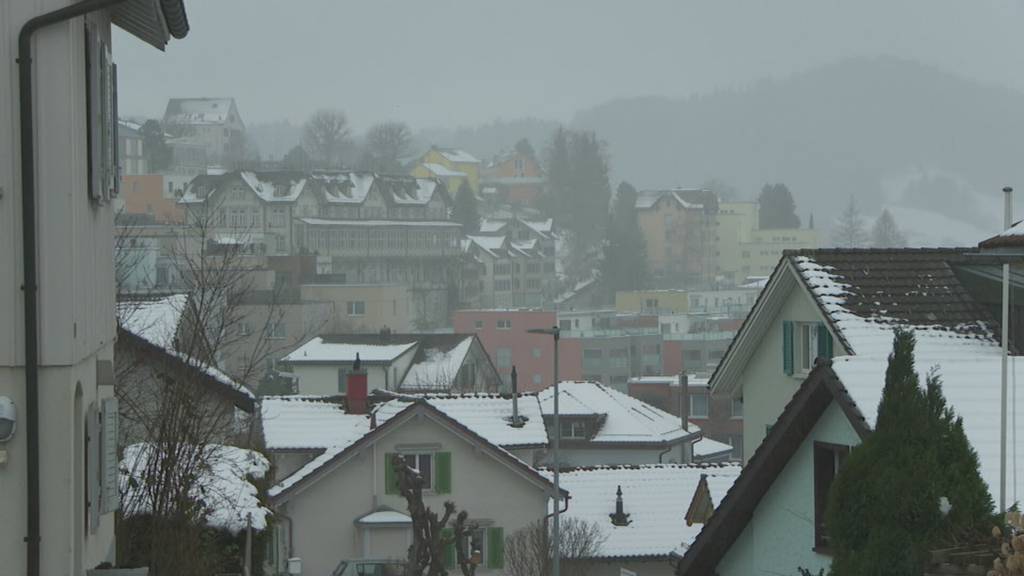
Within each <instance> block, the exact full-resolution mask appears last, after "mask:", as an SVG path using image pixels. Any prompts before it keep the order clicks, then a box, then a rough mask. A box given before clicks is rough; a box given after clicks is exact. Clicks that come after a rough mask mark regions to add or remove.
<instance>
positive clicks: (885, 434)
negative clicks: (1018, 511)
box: [826, 329, 994, 576]
mask: <svg viewBox="0 0 1024 576" xmlns="http://www.w3.org/2000/svg"><path fill="white" fill-rule="evenodd" d="M914 344H915V340H914V335H913V333H912V332H909V331H905V330H902V329H897V330H896V332H895V336H894V338H893V352H892V354H890V356H889V366H888V368H887V370H886V373H885V387H884V388H883V391H882V400H881V402H880V403H879V405H878V417H877V419H876V423H875V429H874V431H873V432H872V433H871V434H870V435H869V436H868V437H867V438H866V439H865V441H864V443H863V444H861V445H860V446H858V447H856V448H854V449H853V450H852V451H851V452H850V455H849V458H848V459H847V461H846V462H845V464H844V465H843V466H842V468H841V469H840V472H839V475H838V476H837V477H836V480H835V482H834V483H833V485H832V489H831V491H830V494H829V501H828V508H827V513H826V525H827V526H828V531H829V536H830V538H831V545H832V546H833V551H834V559H833V562H832V570H833V573H834V574H835V575H836V576H846V575H864V574H878V575H882V574H885V575H898V576H902V575H907V576H911V575H914V576H917V575H919V574H921V572H922V570H923V568H924V566H925V564H926V562H927V561H928V559H929V552H930V551H931V550H933V549H936V548H941V547H945V546H950V545H953V544H955V543H961V542H964V541H968V542H970V541H975V542H983V541H984V539H985V538H987V534H988V530H989V529H990V528H991V526H992V525H993V522H994V517H993V505H992V498H991V496H989V494H988V490H987V488H986V486H985V483H984V481H983V480H982V479H981V476H980V474H979V473H978V456H977V454H976V453H975V452H974V450H973V449H972V448H971V446H970V443H969V442H968V441H967V436H966V435H965V434H964V431H963V423H962V420H961V419H960V418H958V417H957V416H956V414H955V413H954V412H953V410H952V409H951V408H950V407H949V406H948V405H947V404H946V399H945V397H944V396H943V394H942V386H941V379H940V378H939V376H938V374H937V373H935V372H932V373H930V374H929V375H928V376H927V378H926V385H925V387H924V388H923V389H922V388H921V386H920V385H919V379H918V375H917V373H916V372H915V370H914ZM943 498H945V499H947V500H948V502H949V504H950V505H951V506H952V508H951V509H950V510H949V512H948V514H944V513H943V511H942V510H941V508H940V501H941V499H943Z"/></svg>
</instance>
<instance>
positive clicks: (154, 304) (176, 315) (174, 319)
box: [117, 294, 188, 348]
mask: <svg viewBox="0 0 1024 576" xmlns="http://www.w3.org/2000/svg"><path fill="white" fill-rule="evenodd" d="M187 303H188V294H172V295H170V296H165V297H163V298H156V299H153V300H132V301H125V302H118V304H117V319H118V322H119V323H120V325H121V327H122V328H124V329H125V330H128V331H129V332H131V333H132V334H135V335H136V336H139V337H140V338H142V339H144V340H146V341H147V342H149V343H150V344H153V345H154V346H158V347H160V348H173V347H174V339H175V337H176V336H177V334H178V324H179V323H180V322H181V315H182V313H183V312H184V310H185V305H186V304H187Z"/></svg>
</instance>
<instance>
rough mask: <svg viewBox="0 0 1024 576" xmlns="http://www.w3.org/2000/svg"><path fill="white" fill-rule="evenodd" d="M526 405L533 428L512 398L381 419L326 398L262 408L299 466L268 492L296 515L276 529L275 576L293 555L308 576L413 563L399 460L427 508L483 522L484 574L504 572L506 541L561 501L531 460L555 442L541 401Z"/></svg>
mask: <svg viewBox="0 0 1024 576" xmlns="http://www.w3.org/2000/svg"><path fill="white" fill-rule="evenodd" d="M521 404H522V405H523V407H524V408H525V410H524V412H523V415H525V416H526V417H527V420H526V421H525V424H524V425H523V426H521V427H515V426H512V423H513V422H512V410H511V401H510V399H509V398H507V397H505V398H501V397H495V396H487V395H484V396H472V395H471V396H466V397H440V398H419V399H415V400H403V399H396V400H391V401H388V402H385V403H384V404H382V405H378V406H377V407H376V408H375V409H374V411H373V412H372V413H371V415H366V414H352V413H344V412H342V411H341V408H340V407H339V406H337V405H330V404H326V403H325V402H324V401H323V400H322V399H310V398H302V397H291V398H289V397H279V398H266V399H264V400H263V409H262V413H263V418H262V426H263V436H264V438H265V442H266V445H267V448H268V450H269V451H270V452H271V454H273V455H274V459H275V461H279V462H280V461H282V460H283V459H282V460H279V459H278V456H279V455H280V456H283V457H284V458H286V459H290V463H289V464H288V465H287V466H281V467H279V468H278V471H279V474H278V476H277V478H276V479H275V481H274V485H273V487H272V488H271V489H270V490H269V494H270V496H271V500H272V504H273V506H274V507H275V508H276V510H277V513H278V515H279V516H280V517H282V518H287V522H282V523H280V524H278V525H277V527H276V528H275V532H274V538H273V542H272V545H271V550H272V553H271V554H270V555H269V557H268V559H267V563H268V564H269V565H270V566H269V567H270V568H271V571H273V570H281V569H283V567H284V564H285V560H286V559H291V558H298V559H301V560H300V561H301V563H302V570H303V573H307V574H328V573H330V572H331V570H333V569H334V568H335V567H336V566H337V565H338V564H339V563H340V562H342V561H351V560H357V559H364V558H377V559H383V558H391V559H404V558H405V557H406V554H407V550H408V546H409V544H410V542H411V538H412V534H411V522H412V521H411V518H410V517H409V516H408V515H407V514H406V513H405V510H406V509H407V505H406V502H405V500H404V499H403V498H402V497H401V496H400V495H399V494H398V490H397V485H396V483H395V482H396V480H395V475H394V470H393V467H392V464H391V461H392V457H393V455H395V454H401V455H403V457H405V458H406V459H409V460H411V461H412V462H414V463H415V466H416V467H417V468H418V469H419V470H420V472H421V473H422V474H423V475H424V478H425V481H426V489H425V491H424V503H425V504H426V505H427V506H428V507H430V508H431V509H433V510H441V509H442V506H443V504H444V502H445V501H448V500H451V501H454V502H455V503H456V504H457V506H458V508H459V509H460V510H466V511H467V512H468V513H469V517H470V519H471V520H472V521H474V522H476V523H477V524H478V526H479V530H478V532H477V533H476V534H474V536H473V546H474V548H476V549H478V550H480V551H481V553H482V559H483V563H482V564H481V565H480V567H479V571H478V574H498V573H500V572H501V569H502V568H503V567H504V564H505V557H504V542H505V536H506V535H509V534H512V533H514V532H515V531H516V530H519V529H520V528H523V527H525V526H527V525H529V524H531V523H533V522H536V521H537V520H540V519H542V518H543V517H544V516H545V514H547V510H548V507H549V505H548V501H549V499H550V497H551V495H552V493H553V486H552V484H551V482H550V481H549V480H548V479H547V478H546V477H545V476H543V475H542V474H541V473H539V472H537V471H536V470H535V469H534V468H533V467H531V466H530V465H528V464H527V463H525V462H524V461H523V460H522V459H521V458H522V457H523V456H525V457H527V458H530V459H532V458H533V456H532V451H533V450H536V449H542V448H543V446H545V444H546V442H547V436H546V434H545V433H544V428H543V425H542V423H541V419H540V415H539V407H538V406H537V401H536V397H532V398H531V397H528V396H524V397H522V398H521ZM355 411H357V412H358V411H360V410H359V409H358V408H357V409H355ZM350 412H351V411H350ZM313 444H317V446H311V445H313ZM289 452H291V454H289ZM517 453H518V455H519V457H517ZM296 466H297V467H296ZM280 472H283V474H282V473H280ZM339 494H344V495H345V497H344V498H339V497H338V495H339ZM496 495H500V497H496ZM561 496H562V497H563V498H564V497H565V496H566V493H565V491H564V490H563V491H562V495H561ZM453 556H454V555H453V554H451V553H449V554H448V557H449V558H450V557H453ZM452 567H453V566H451V565H449V568H452Z"/></svg>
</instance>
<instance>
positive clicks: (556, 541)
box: [527, 326, 562, 576]
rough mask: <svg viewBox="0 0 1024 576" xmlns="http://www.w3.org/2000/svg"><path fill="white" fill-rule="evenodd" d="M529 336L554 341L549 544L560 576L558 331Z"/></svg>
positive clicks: (535, 331) (534, 330)
mask: <svg viewBox="0 0 1024 576" xmlns="http://www.w3.org/2000/svg"><path fill="white" fill-rule="evenodd" d="M527 332H529V333H530V334H550V335H551V336H552V337H553V338H554V340H555V379H554V380H553V381H552V385H553V386H554V388H555V406H554V408H555V417H554V428H555V439H554V442H552V446H551V448H552V450H551V452H552V463H551V467H552V468H553V469H554V484H555V510H554V513H553V514H552V515H551V544H552V548H553V550H554V551H553V555H554V558H552V561H551V569H552V570H551V573H552V574H553V575H554V576H559V575H560V565H561V557H562V548H561V540H560V537H559V536H560V535H559V531H558V529H559V525H558V516H559V508H560V507H561V506H562V498H561V496H562V491H561V489H560V488H559V486H558V439H559V437H560V436H561V435H562V428H561V426H560V424H559V419H558V340H559V333H560V330H559V328H558V326H552V327H551V328H531V329H530V330H527Z"/></svg>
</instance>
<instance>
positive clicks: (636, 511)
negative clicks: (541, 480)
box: [546, 464, 741, 558]
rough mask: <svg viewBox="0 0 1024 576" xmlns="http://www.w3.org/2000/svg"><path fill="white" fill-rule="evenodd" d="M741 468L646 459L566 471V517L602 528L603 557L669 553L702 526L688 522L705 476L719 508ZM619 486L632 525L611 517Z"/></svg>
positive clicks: (688, 541)
mask: <svg viewBox="0 0 1024 576" xmlns="http://www.w3.org/2000/svg"><path fill="white" fill-rule="evenodd" d="M740 471H741V468H740V466H739V465H738V464H703V465H696V464H693V465H686V464H647V465H637V466H598V467H592V468H581V469H577V470H570V471H566V472H562V474H561V475H560V476H561V478H560V480H561V485H562V487H563V488H565V489H566V490H568V491H569V494H570V495H571V497H572V500H571V502H572V504H571V505H570V506H569V510H568V511H567V512H566V513H565V516H567V517H570V518H578V519H580V520H582V521H585V522H593V523H595V524H596V525H597V526H599V527H600V529H601V532H602V534H603V535H604V537H605V541H604V542H603V544H602V545H601V547H600V548H599V551H598V553H597V557H598V558H628V557H667V556H669V555H671V554H672V553H674V552H677V551H679V550H680V549H683V550H685V549H686V548H688V547H689V546H690V544H691V543H692V542H693V541H694V539H695V538H696V537H697V534H699V533H700V531H701V529H702V528H703V525H701V524H694V525H693V526H687V525H686V512H687V509H688V508H689V506H690V502H691V501H692V500H693V496H694V494H695V493H696V490H697V485H698V483H699V482H700V478H701V476H706V477H707V483H708V488H709V491H710V494H711V500H712V503H713V504H714V505H715V506H716V507H717V506H718V504H719V502H720V501H721V500H722V498H723V497H724V496H725V494H726V492H728V491H729V488H731V487H732V485H733V483H734V482H735V481H736V478H737V477H739V475H740ZM546 474H550V473H549V472H547V473H546ZM619 486H621V487H622V501H623V509H624V511H625V512H626V513H627V514H629V519H630V520H631V523H630V524H629V525H628V526H615V525H613V524H612V523H611V520H610V519H609V517H608V516H609V514H611V513H613V512H615V497H616V491H617V489H618V487H619Z"/></svg>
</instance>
